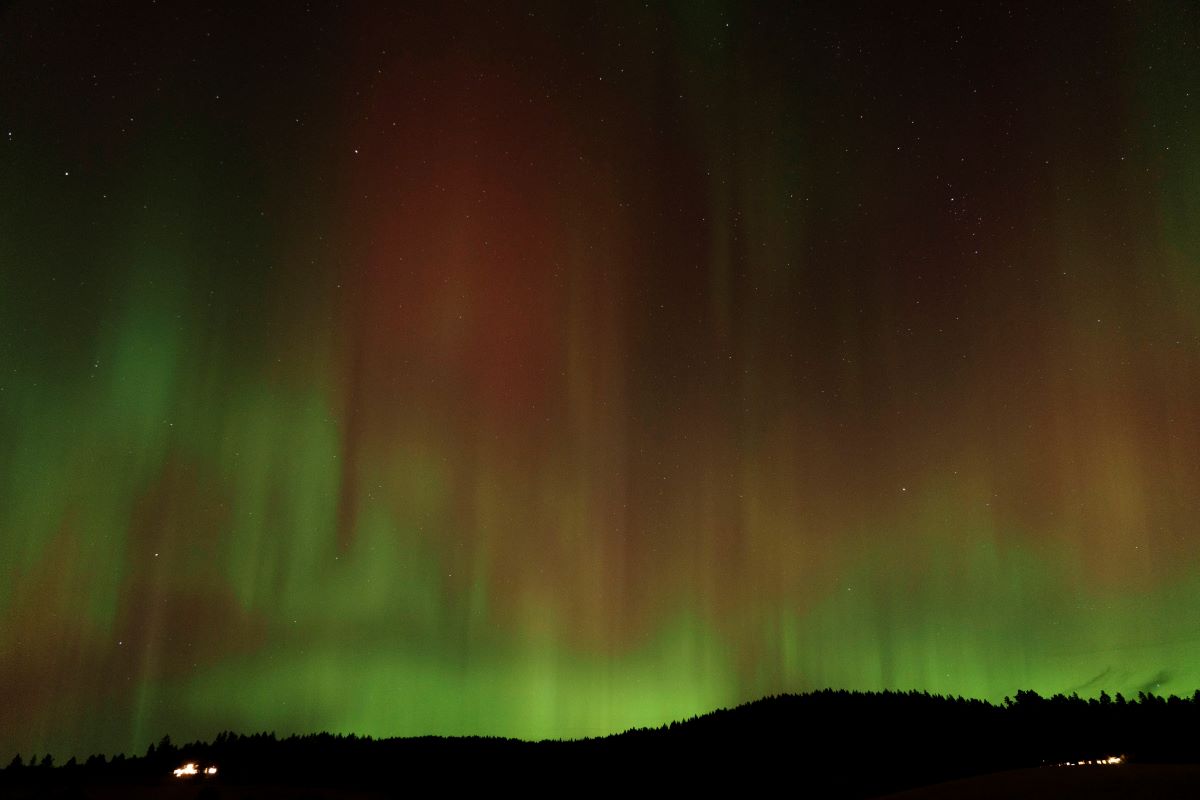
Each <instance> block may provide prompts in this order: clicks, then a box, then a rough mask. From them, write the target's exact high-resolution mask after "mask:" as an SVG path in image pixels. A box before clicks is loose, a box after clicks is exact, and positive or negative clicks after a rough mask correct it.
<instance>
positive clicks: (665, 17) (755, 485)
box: [0, 1, 1200, 762]
mask: <svg viewBox="0 0 1200 800" xmlns="http://www.w3.org/2000/svg"><path fill="white" fill-rule="evenodd" d="M68 5H72V4H68ZM77 5H78V8H77V9H75V10H72V11H67V10H66V8H65V7H63V6H61V5H60V6H52V5H50V4H44V3H39V2H32V1H30V2H16V3H12V4H8V5H7V6H6V7H5V8H4V9H3V10H0V756H3V754H5V753H8V754H9V755H11V753H12V752H17V751H20V752H21V753H22V754H24V755H26V756H28V755H29V754H30V753H31V752H37V753H44V752H46V751H47V750H52V751H53V752H54V754H55V755H56V757H58V758H59V759H60V760H65V758H66V757H68V756H69V755H72V754H74V755H79V756H83V755H86V754H88V753H90V752H95V751H101V752H108V753H112V752H116V751H121V750H124V751H127V752H132V751H139V752H140V751H142V750H144V749H145V747H146V745H147V744H149V743H150V742H151V741H154V740H157V739H158V738H159V737H161V736H162V735H163V734H164V733H169V734H170V735H171V736H172V738H173V739H174V740H175V741H177V742H178V741H184V740H188V739H194V738H211V737H212V736H213V735H215V734H216V733H217V732H218V731H221V730H226V729H232V730H238V731H257V730H276V731H278V732H279V733H280V734H285V733H291V732H309V731H318V730H328V731H332V732H343V733H350V732H354V733H357V734H367V735H373V736H399V735H421V734H481V735H505V736H519V737H526V738H542V737H577V736H585V735H597V734H605V733H610V732H614V731H619V730H623V729H625V728H629V727H631V726H642V725H658V724H662V723H664V722H667V721H670V720H673V719H679V718H683V717H687V716H691V715H693V714H697V713H703V712H705V711H708V710H711V709H713V708H716V707H720V706H728V705H732V704H736V703H739V702H743V701H746V700H751V699H754V698H757V697H759V696H762V695H764V694H769V693H777V692H786V691H804V690H809V689H816V688H824V687H834V688H848V689H885V688H891V689H903V690H907V689H918V690H928V691H930V692H935V693H950V694H955V695H964V696H974V697H982V698H988V699H992V700H999V699H1002V698H1003V697H1004V696H1005V695H1011V694H1014V693H1015V692H1016V691H1017V690H1018V689H1033V690H1036V691H1038V692H1041V693H1054V692H1066V693H1069V692H1072V691H1078V692H1079V693H1080V694H1081V695H1095V694H1098V693H1099V691H1100V690H1101V689H1107V690H1108V691H1110V692H1115V691H1121V692H1125V693H1127V694H1130V693H1133V694H1136V692H1138V691H1143V690H1144V691H1154V692H1160V693H1170V692H1173V693H1179V694H1183V693H1187V694H1191V692H1192V691H1193V690H1195V689H1196V688H1197V687H1200V613H1198V612H1200V535H1198V534H1200V531H1198V529H1197V525H1198V524H1200V523H1198V520H1200V95H1198V96H1197V97H1195V98H1193V97H1192V96H1191V95H1192V94H1196V93H1198V92H1200V86H1197V84H1196V81H1195V79H1196V76H1198V75H1200V41H1198V40H1197V35H1198V32H1200V12H1198V11H1197V9H1196V8H1195V7H1194V5H1193V4H1190V3H1185V2H1151V3H1144V4H1137V6H1136V7H1135V8H1134V7H1127V6H1124V5H1122V6H1120V7H1116V6H1113V7H1111V8H1109V7H1107V6H1103V7H1101V6H1096V5H1095V4H1078V5H1077V4H1050V5H1053V6H1055V7H1054V8H1041V7H1040V6H1041V5H1045V4H1035V5H1033V6H1030V7H1025V8H1016V7H1013V8H999V7H997V8H992V7H991V5H990V4H989V5H988V6H982V5H981V6H980V7H979V8H965V9H962V10H958V11H953V12H950V11H947V12H935V11H933V10H929V11H925V10H910V9H907V8H904V9H900V8H896V9H894V10H891V11H888V12H886V13H878V12H872V13H867V12H866V11H865V9H861V8H860V9H855V8H851V7H849V6H846V7H841V6H839V10H833V9H832V8H828V9H806V8H804V7H803V4H796V5H793V4H778V7H772V6H771V5H770V4H749V5H746V4H739V3H721V2H704V3H690V2H689V3H678V4H673V5H672V4H665V5H662V6H657V7H655V6H653V5H652V6H651V7H650V8H646V7H644V6H643V5H641V4H636V5H635V4H624V3H616V4H601V6H602V7H599V8H596V7H593V8H590V9H588V10H587V11H586V13H585V12H583V11H581V10H579V9H577V8H575V4H569V3H568V4H560V3H545V4H533V5H531V6H530V7H529V8H528V9H524V10H521V11H519V12H518V11H510V10H498V9H495V8H488V9H486V10H484V9H483V7H482V6H481V7H480V8H478V9H473V10H472V9H469V8H461V9H459V10H440V11H433V10H430V9H425V10H413V9H406V10H405V11H404V12H403V13H402V12H400V11H399V10H395V9H392V10H384V5H386V4H381V5H378V6H371V5H368V4H363V5H361V6H358V7H352V8H351V10H332V9H330V10H325V11H320V10H312V11H307V12H305V13H303V14H299V13H297V14H296V15H294V16H286V17H277V16H273V15H271V14H268V13H267V12H266V11H265V9H258V10H255V9H253V8H240V9H238V10H230V9H224V10H217V11H210V10H206V9H203V8H201V7H200V6H199V5H193V4H191V3H179V4H175V3H172V4H164V5H168V6H171V8H169V9H167V8H159V7H157V6H151V5H145V6H144V7H143V6H142V5H136V7H135V5H134V4H129V8H127V9H125V10H124V11H122V12H121V13H119V14H118V13H115V12H113V11H112V10H111V9H109V8H108V7H107V6H105V5H101V4H89V3H80V4H77ZM237 5H239V6H241V5H242V4H237ZM246 5H252V4H246ZM817 5H823V4H817ZM274 13H276V14H277V13H278V12H274ZM897 15H909V16H903V17H901V16H897ZM4 761H5V762H7V756H4Z"/></svg>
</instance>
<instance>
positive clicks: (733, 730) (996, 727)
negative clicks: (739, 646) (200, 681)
mask: <svg viewBox="0 0 1200 800" xmlns="http://www.w3.org/2000/svg"><path fill="white" fill-rule="evenodd" d="M1198 733H1200V690H1198V691H1197V692H1196V693H1195V694H1193V695H1192V696H1191V697H1186V698H1180V697H1177V696H1170V697H1160V696H1157V695H1153V694H1147V693H1145V692H1140V693H1139V694H1138V696H1137V697H1136V698H1131V699H1128V700H1127V699H1126V698H1124V697H1123V696H1122V695H1121V694H1119V693H1118V694H1116V695H1113V696H1110V695H1108V694H1107V693H1104V692H1102V693H1101V694H1100V695H1099V696H1098V697H1095V698H1089V699H1083V698H1080V697H1078V696H1076V695H1071V696H1065V695H1061V694H1056V695H1054V696H1052V697H1041V696H1039V695H1038V694H1037V693H1035V692H1032V691H1020V692H1017V694H1016V696H1015V697H1012V698H1005V699H1004V701H1003V702H1002V703H999V704H993V703H989V702H986V701H983V700H974V699H964V698H962V697H943V696H938V695H931V694H929V693H927V692H878V693H875V692H850V691H836V690H824V691H817V692H812V693H808V694H802V695H781V696H774V697H768V698H764V699H762V700H758V701H755V702H752V703H748V704H745V705H742V706H738V707H736V708H733V709H723V710H719V711H714V712H711V713H708V714H704V715H702V716H698V717H693V718H691V719H688V720H684V721H679V722H672V723H670V724H668V725H664V726H662V727H659V728H642V729H634V730H630V731H626V732H624V733H620V734H615V735H612V736H607V737H603V738H594V739H582V740H571V741H556V740H550V741H541V742H526V741H522V740H517V739H503V738H486V737H451V738H445V737H434V736H430V737H419V738H396V739H373V738H369V737H360V736H355V735H334V734H328V733H319V734H311V735H293V736H288V737H286V738H280V737H278V736H277V735H276V734H275V733H256V734H252V735H245V734H235V733H231V732H224V733H221V734H219V735H218V736H217V737H216V738H215V739H214V740H213V741H211V742H190V743H187V744H183V745H177V744H175V743H174V742H172V741H171V739H170V737H169V736H164V737H163V738H162V739H161V740H160V741H159V742H158V743H157V744H153V745H151V746H150V747H149V749H148V750H147V752H145V753H144V754H137V755H128V756H127V755H124V754H118V755H116V756H113V757H106V756H104V755H99V754H97V755H93V756H91V757H89V758H87V759H86V761H84V762H83V763H78V762H77V761H76V760H75V759H71V760H70V761H68V762H67V763H65V764H62V765H56V764H55V762H54V759H53V758H52V756H51V755H49V754H40V755H31V756H29V757H22V756H20V755H17V756H15V757H13V758H12V761H11V762H10V763H9V764H8V766H7V767H6V768H5V769H4V770H3V771H0V794H5V795H12V796H29V797H33V796H41V794H40V792H41V791H42V790H47V789H53V790H54V791H65V792H67V795H66V796H80V797H87V796H93V795H90V794H88V792H87V791H85V790H91V789H96V787H100V791H101V794H99V795H94V796H110V795H108V794H104V793H103V789H104V787H110V789H112V788H116V787H121V786H126V787H129V786H136V787H152V786H158V785H165V784H171V783H175V784H178V783H179V782H180V779H177V778H175V777H173V776H172V770H174V769H176V768H179V767H180V765H181V764H184V763H187V762H192V763H195V764H197V765H200V767H201V769H203V768H204V767H206V766H208V765H212V766H215V767H218V769H219V772H218V773H217V774H216V775H214V776H211V777H205V776H203V775H199V776H196V777H193V778H185V779H183V780H188V781H191V782H193V783H194V784H195V785H196V786H197V787H199V793H200V794H203V795H204V796H208V797H223V796H229V797H242V796H245V795H244V794H239V793H238V792H239V791H244V790H245V788H246V787H251V786H263V785H271V786H276V787H307V788H313V789H320V790H324V791H326V792H328V794H327V795H320V794H317V795H311V796H329V797H337V796H341V795H339V794H338V793H339V792H342V791H354V790H371V791H378V792H383V793H387V794H392V793H397V792H402V791H404V790H406V789H410V788H412V787H413V786H416V785H424V784H426V783H427V782H430V781H440V782H443V783H445V784H446V785H447V787H448V788H453V789H457V790H464V789H466V790H470V789H486V788H495V787H500V786H503V785H506V784H507V785H509V786H513V787H518V788H520V787H525V788H526V789H529V790H531V791H537V790H539V789H540V790H546V791H551V790H554V789H555V787H558V789H559V790H562V791H574V790H576V789H578V788H580V787H582V786H586V787H587V788H588V789H589V790H590V791H591V792H595V791H605V790H611V791H620V790H622V789H625V790H628V789H630V788H633V787H637V788H638V789H639V790H645V789H657V790H673V789H675V790H678V789H700V788H716V787H719V786H723V785H735V784H736V785H740V786H742V787H743V788H752V787H754V786H756V785H760V784H763V785H765V783H764V782H773V781H776V780H783V781H785V784H791V785H798V786H799V787H801V788H803V789H804V790H806V791H808V792H810V793H812V795H813V796H820V797H871V796H876V795H879V794H884V793H888V792H896V791H901V790H904V789H907V788H911V787H918V786H925V785H929V784H934V783H939V782H943V781H949V780H954V779H960V778H966V777H969V776H974V775H982V774H986V773H992V772H999V771H1003V770H1015V769H1021V768H1030V767H1041V766H1047V767H1049V766H1056V765H1064V764H1068V763H1078V762H1081V761H1100V760H1104V759H1109V758H1113V759H1116V758H1120V759H1121V761H1122V766H1112V767H1108V766H1105V767H1088V769H1123V768H1125V767H1124V766H1123V765H1126V764H1196V763H1200V749H1198V748H1197V734H1198ZM1063 768H1066V767H1063ZM71 792H74V793H73V794H72V793H71ZM305 796H310V795H305Z"/></svg>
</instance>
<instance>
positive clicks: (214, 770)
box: [204, 767, 217, 775]
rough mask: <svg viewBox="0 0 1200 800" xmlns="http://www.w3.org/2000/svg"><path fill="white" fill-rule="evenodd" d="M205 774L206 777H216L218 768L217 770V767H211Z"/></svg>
mask: <svg viewBox="0 0 1200 800" xmlns="http://www.w3.org/2000/svg"><path fill="white" fill-rule="evenodd" d="M204 774H205V775H216V774H217V768H216V767H209V768H207V769H206V770H204Z"/></svg>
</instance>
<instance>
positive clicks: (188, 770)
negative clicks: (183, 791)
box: [175, 761, 199, 778]
mask: <svg viewBox="0 0 1200 800" xmlns="http://www.w3.org/2000/svg"><path fill="white" fill-rule="evenodd" d="M197 772H199V770H198V769H197V768H196V763H195V762H194V761H189V762H188V763H186V764H184V765H183V766H182V767H180V768H179V769H177V770H175V777H176V778H182V777H184V776H187V775H195V774H196V773H197Z"/></svg>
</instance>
